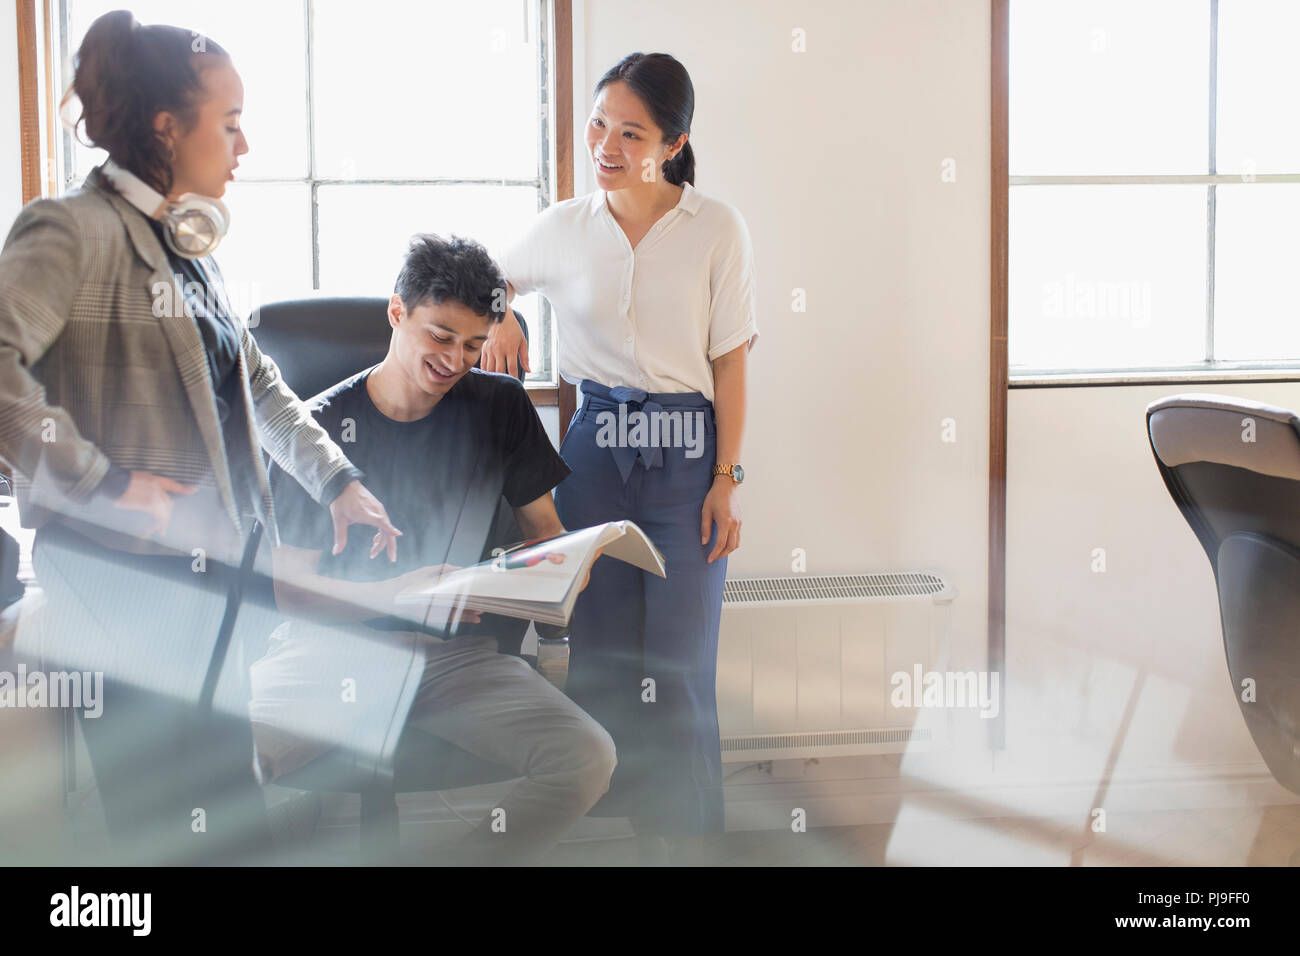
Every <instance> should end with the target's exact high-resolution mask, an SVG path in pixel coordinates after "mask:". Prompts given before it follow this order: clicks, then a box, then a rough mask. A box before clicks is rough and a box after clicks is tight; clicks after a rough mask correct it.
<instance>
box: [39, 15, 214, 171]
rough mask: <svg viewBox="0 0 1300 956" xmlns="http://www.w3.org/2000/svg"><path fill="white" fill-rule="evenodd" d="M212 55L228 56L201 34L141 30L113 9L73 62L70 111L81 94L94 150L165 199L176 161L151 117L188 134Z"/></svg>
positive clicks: (67, 95) (94, 25)
mask: <svg viewBox="0 0 1300 956" xmlns="http://www.w3.org/2000/svg"><path fill="white" fill-rule="evenodd" d="M207 57H220V58H225V59H228V58H229V54H228V53H226V51H225V50H224V49H222V47H221V46H220V45H218V44H217V43H216V42H215V41H214V40H211V39H208V38H207V37H205V36H203V35H202V34H199V33H195V32H193V31H190V30H185V29H182V28H181V27H171V26H164V25H162V24H157V25H151V26H141V25H140V24H139V23H137V22H136V19H135V17H133V16H132V15H131V14H130V12H129V11H126V10H114V11H112V12H111V13H106V14H104V15H103V16H102V17H100V18H99V19H98V20H96V21H95V22H94V23H92V24H91V25H90V29H89V30H87V31H86V36H85V38H84V39H83V40H82V41H81V47H80V48H79V49H78V50H77V53H76V56H75V57H74V58H73V67H74V70H75V72H74V74H73V79H72V86H70V87H69V88H68V91H67V92H66V93H65V94H64V95H63V101H62V107H63V108H65V109H66V108H67V107H68V106H69V104H70V103H71V102H72V98H73V96H74V95H75V97H76V99H77V100H79V101H80V104H81V115H80V116H79V117H78V118H77V119H76V121H75V122H74V123H73V124H72V126H73V132H74V134H75V133H76V132H77V127H78V126H80V125H81V124H83V123H84V124H85V127H86V138H87V140H88V141H89V144H90V145H91V146H95V147H98V148H100V149H104V150H107V151H108V155H109V157H110V158H111V159H112V160H113V161H114V162H116V163H117V164H118V165H120V166H122V167H123V168H125V169H129V170H130V171H131V172H133V173H135V174H136V175H137V176H139V177H140V178H141V179H143V180H144V181H145V182H146V183H148V184H149V185H150V186H152V187H153V188H154V189H156V190H158V191H159V192H160V193H163V194H164V195H166V194H167V193H168V192H170V191H171V187H172V157H171V155H170V153H169V151H168V147H167V143H166V141H165V140H164V139H163V137H162V136H161V135H160V134H158V133H157V132H155V131H154V128H153V119H154V117H155V116H156V115H157V114H158V113H159V112H162V111H164V110H165V111H167V112H169V113H173V114H175V115H176V117H177V118H178V119H179V120H180V123H181V126H182V128H183V129H188V128H189V127H192V126H193V125H194V123H195V121H196V120H197V118H198V110H197V107H198V103H199V98H200V96H201V95H202V92H203V77H202V68H203V67H204V66H205V65H207V64H208V62H210V61H208V60H207V59H206V58H207Z"/></svg>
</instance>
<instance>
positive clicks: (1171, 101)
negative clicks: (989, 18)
mask: <svg viewBox="0 0 1300 956" xmlns="http://www.w3.org/2000/svg"><path fill="white" fill-rule="evenodd" d="M1209 7H1210V5H1209V3H1208V0H1206V2H1192V0H1012V3H1011V38H1010V79H1009V85H1010V91H1009V100H1010V123H1009V136H1010V143H1009V149H1010V157H1009V158H1010V170H1011V174H1012V175H1067V174H1073V175H1092V174H1113V175H1119V174H1162V173H1165V174H1176V173H1183V174H1194V173H1205V172H1207V168H1208V159H1209V155H1208V154H1209V59H1210V57H1209V50H1210V39H1209V21H1210V16H1209Z"/></svg>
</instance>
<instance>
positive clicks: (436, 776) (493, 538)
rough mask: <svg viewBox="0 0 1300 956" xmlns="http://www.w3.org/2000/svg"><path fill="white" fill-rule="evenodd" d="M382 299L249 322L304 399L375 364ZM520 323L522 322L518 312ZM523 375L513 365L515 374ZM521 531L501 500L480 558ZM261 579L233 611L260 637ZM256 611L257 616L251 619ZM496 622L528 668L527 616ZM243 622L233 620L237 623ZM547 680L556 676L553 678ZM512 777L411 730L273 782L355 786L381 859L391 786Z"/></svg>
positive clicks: (561, 657)
mask: <svg viewBox="0 0 1300 956" xmlns="http://www.w3.org/2000/svg"><path fill="white" fill-rule="evenodd" d="M387 308H388V299H386V298H378V297H374V298H325V297H321V298H311V299H298V300H292V301H285V302H276V303H271V304H268V305H263V306H262V307H261V308H260V309H258V310H257V311H256V312H255V313H254V316H256V319H255V320H254V321H250V325H251V326H252V329H253V335H254V337H255V338H256V339H257V343H258V345H259V347H260V348H261V349H262V351H263V352H265V353H266V354H267V355H269V356H270V357H271V358H272V359H273V360H274V361H275V363H276V365H277V366H279V369H280V373H281V375H282V376H283V377H284V380H285V382H286V383H287V384H288V385H289V387H290V388H292V389H293V390H294V391H295V392H296V393H297V394H298V395H299V396H301V397H302V398H304V399H308V398H310V397H311V396H314V395H317V394H319V393H320V392H322V391H325V390H326V389H328V388H330V387H332V386H333V385H335V384H337V383H338V382H341V381H343V380H344V379H345V378H348V377H349V376H351V375H354V374H356V373H357V372H359V371H361V370H362V369H365V368H368V367H370V366H371V365H374V364H376V363H377V362H379V361H380V360H381V359H383V357H384V356H385V355H387V354H388V343H389V336H390V334H391V328H390V326H389V324H388V321H387V318H386V312H387ZM515 317H516V318H517V319H518V320H519V324H520V328H522V329H523V330H524V335H525V337H527V335H528V329H527V326H526V325H525V323H524V320H523V317H522V316H520V315H519V313H518V312H516V313H515ZM522 379H523V372H522V370H521V372H520V380H521V381H522ZM522 537H523V534H522V532H521V531H520V529H519V526H518V524H517V523H516V521H515V517H514V510H513V509H512V508H511V507H510V506H509V504H508V503H507V502H506V501H505V499H504V498H503V499H502V500H501V503H500V506H499V507H498V510H497V515H496V519H495V520H494V522H493V524H492V530H491V532H490V534H489V541H488V546H487V548H485V553H484V555H483V557H484V558H485V559H486V558H488V557H490V549H491V548H492V547H497V546H503V545H508V544H513V543H515V542H517V541H518V540H520V539H521V538H522ZM274 604H275V602H274V594H273V591H272V590H271V583H270V581H269V580H267V579H266V578H265V577H262V578H260V579H259V580H258V582H257V584H256V585H255V586H254V587H253V588H252V589H251V594H250V597H248V598H246V599H245V607H244V609H243V610H241V615H243V614H244V613H249V614H251V615H253V616H254V618H253V620H254V621H257V622H258V627H259V628H260V627H265V626H266V625H267V624H269V625H270V627H269V628H268V629H267V630H265V635H269V634H270V633H271V630H273V629H274V627H275V624H276V623H278V619H277V618H276V617H274V616H273V615H268V613H267V612H268V610H269V609H273V608H274ZM258 615H260V616H261V617H260V618H259V617H258ZM483 619H484V621H491V622H492V623H493V624H495V625H496V628H495V631H496V632H497V633H498V647H499V648H500V649H501V652H502V653H512V654H515V655H516V656H523V657H524V659H525V660H528V661H529V663H530V664H532V665H533V666H534V667H537V666H538V660H537V658H533V657H529V656H525V655H520V654H519V648H520V645H521V643H522V641H523V638H524V635H525V633H526V632H527V630H528V622H526V621H517V620H515V619H512V618H504V617H498V616H496V615H484V617H483ZM250 623H251V622H250V621H247V620H245V621H241V625H243V626H244V627H247V626H248V625H249V624H250ZM538 657H540V658H542V665H543V666H542V667H541V668H540V670H541V671H542V673H543V674H560V675H562V674H563V673H565V672H566V671H567V660H568V642H567V638H561V639H556V640H541V641H539V653H538ZM554 682H557V683H558V681H554ZM514 776H515V774H514V773H513V772H512V771H510V770H509V769H507V768H506V767H504V766H501V765H500V764H495V763H491V762H489V761H486V760H483V759H481V758H479V757H476V756H474V755H473V754H471V753H469V752H468V751H465V750H463V749H461V748H460V747H457V746H455V745H453V744H450V743H448V742H447V741H445V740H442V739H441V738H439V737H434V736H433V735H431V734H426V733H423V732H421V731H418V730H414V729H407V730H404V731H403V732H402V734H401V737H400V739H399V740H398V742H397V745H396V748H395V750H394V755H393V757H392V761H391V767H383V766H381V767H380V768H378V770H377V769H376V767H375V766H374V762H373V760H367V759H360V760H359V759H358V758H357V757H356V756H354V755H352V754H350V753H348V752H346V751H344V750H343V749H342V748H336V749H335V750H333V751H331V752H329V753H327V754H325V755H323V756H321V757H318V758H317V759H315V760H313V761H312V762H311V763H309V764H307V765H306V766H304V767H301V768H299V769H298V770H294V771H292V772H290V773H287V774H285V775H283V776H281V777H278V778H277V779H276V780H275V783H276V784H277V785H281V786H285V787H290V788H293V789H298V790H308V791H325V792H334V793H357V794H360V796H361V848H362V854H363V858H365V859H367V860H371V861H378V860H382V859H385V858H388V857H389V856H391V854H392V853H393V852H395V851H396V849H397V845H398V818H397V800H396V795H397V794H399V793H414V792H424V791H441V790H454V789H457V788H460V787H466V786H475V785H479V784H485V783H495V782H498V781H501V780H508V779H511V778H512V777H514Z"/></svg>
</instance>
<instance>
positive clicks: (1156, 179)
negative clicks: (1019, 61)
mask: <svg viewBox="0 0 1300 956" xmlns="http://www.w3.org/2000/svg"><path fill="white" fill-rule="evenodd" d="M1011 2H1014V0H1009V2H1006V0H1004V3H1005V7H1006V9H1005V10H1004V11H1002V13H1001V14H1000V15H999V11H998V7H999V6H1000V5H1002V4H1000V3H997V2H995V3H994V19H993V32H994V49H995V51H996V50H997V49H998V47H999V44H1000V45H1001V48H1002V57H1003V60H1004V62H1003V63H1002V64H1001V70H1002V72H1003V74H1004V77H1003V82H1004V83H1006V82H1007V78H1006V76H1005V74H1006V73H1007V69H1008V65H1009V46H1010V44H1009V40H1010V3H1011ZM1205 2H1206V3H1207V4H1208V13H1209V17H1210V28H1209V36H1210V49H1209V83H1208V91H1207V110H1208V118H1209V123H1208V141H1209V142H1208V157H1207V164H1206V168H1207V169H1209V170H1211V172H1207V173H1204V174H1180V175H1094V176H1088V175H1084V176H1079V175H1021V176H1011V175H1009V174H1007V175H1005V176H1003V177H1002V178H1001V179H999V178H998V177H995V178H994V182H993V189H994V191H995V194H996V193H1002V194H1004V195H1005V196H1006V202H1007V203H1008V204H1009V203H1010V190H1011V189H1015V188H1031V187H1034V186H1129V185H1136V186H1161V185H1200V186H1204V187H1205V190H1206V251H1205V255H1206V259H1205V266H1206V290H1205V329H1204V332H1205V335H1204V342H1205V361H1203V362H1198V363H1194V364H1183V365H1160V366H1147V367H1134V368H1068V369H1054V368H1033V367H1030V368H1024V369H1019V370H1017V371H1014V372H1013V371H1011V369H1010V366H1009V365H1008V368H1007V386H1008V387H1009V388H1051V387H1062V386H1080V385H1086V386H1099V385H1114V386H1134V385H1172V384H1216V383H1224V384H1227V383H1234V382H1247V381H1252V382H1258V381H1270V382H1277V381H1284V382H1290V381H1300V360H1297V361H1293V362H1279V361H1275V360H1254V361H1250V360H1245V361H1243V360H1233V361H1225V360H1223V359H1216V358H1215V357H1214V322H1215V315H1214V309H1215V288H1214V275H1215V261H1216V241H1217V228H1218V226H1217V187H1218V186H1220V185H1241V184H1248V185H1253V184H1268V183H1300V172H1295V173H1256V174H1253V175H1251V177H1250V178H1249V179H1247V178H1245V177H1243V176H1241V175H1239V174H1231V173H1227V174H1225V173H1219V172H1217V171H1216V170H1217V169H1218V157H1217V144H1218V87H1219V74H1218V61H1219V57H1218V51H1219V0H1205ZM999 34H1000V35H999ZM998 69H999V64H998V63H997V62H995V63H994V74H995V76H994V94H995V95H994V100H993V110H994V124H993V131H994V140H993V156H994V163H995V166H996V164H997V162H998V157H999V150H1000V151H1001V162H1002V165H1003V168H1004V169H1006V170H1009V155H1008V151H1009V146H1008V141H1009V140H1008V131H1009V123H1010V115H1009V112H1010V111H1009V104H1008V97H1007V96H1006V95H1005V94H1004V95H1003V97H1002V98H1001V99H999V98H998V95H997V94H998V90H997V73H998ZM999 110H1001V117H1000V119H1001V122H1000V123H999V116H998V111H999ZM993 239H994V243H995V244H994V253H995V256H996V255H998V254H1000V255H1001V257H1002V258H1003V259H1004V260H1007V261H1009V255H1010V254H1009V243H1010V230H1009V228H1008V227H1007V226H1004V228H1003V230H1002V232H1001V235H999V234H998V232H997V231H996V230H995V232H994V235H993ZM995 281H996V278H995ZM1008 292H1009V290H1008ZM1008 306H1009V303H1005V304H1004V305H1003V306H1002V308H1003V309H1004V311H1005V310H1006V309H1007V308H1008ZM1003 335H1004V337H1005V335H1006V332H1005V330H1004V333H1003ZM1007 345H1008V348H1009V340H1008V343H1007Z"/></svg>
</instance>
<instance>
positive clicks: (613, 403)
mask: <svg viewBox="0 0 1300 956" xmlns="http://www.w3.org/2000/svg"><path fill="white" fill-rule="evenodd" d="M582 393H583V395H584V396H586V397H585V398H584V399H583V403H582V407H583V417H584V418H585V417H586V410H587V408H588V407H591V408H594V409H602V410H617V414H618V419H617V421H616V422H614V425H615V427H616V428H617V429H618V431H617V433H616V439H615V441H613V442H612V443H611V444H610V449H609V450H610V452H611V453H612V454H613V456H614V463H615V464H616V465H617V466H618V474H619V477H620V478H622V479H623V483H624V484H626V483H627V479H628V478H629V477H630V476H631V474H632V468H633V466H634V465H636V463H637V461H638V459H639V460H640V462H641V465H642V467H644V468H645V469H647V470H649V469H651V468H662V467H663V466H664V450H663V448H662V447H660V445H659V443H658V442H654V443H652V444H645V445H633V444H630V443H628V442H626V441H624V440H623V439H624V438H625V437H626V436H627V434H628V418H629V417H630V416H631V414H632V413H633V412H642V413H644V415H645V421H648V422H649V423H650V426H649V428H648V429H647V431H646V434H647V435H649V434H651V431H650V429H653V428H656V427H658V425H659V423H660V422H661V421H662V417H661V416H662V414H663V412H664V406H665V405H666V406H668V407H669V408H675V409H699V410H701V411H703V410H705V409H712V407H713V403H712V402H710V401H709V400H708V399H707V398H705V397H704V396H703V395H702V394H700V393H699V392H647V391H644V390H643V389H639V388H630V387H628V386H626V385H615V386H614V387H613V388H610V387H608V386H605V385H601V384H600V383H599V382H593V381H590V380H584V381H583V383H582ZM599 434H600V433H599V432H597V437H598V438H599Z"/></svg>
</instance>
